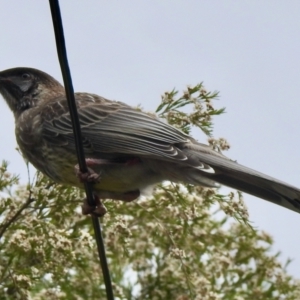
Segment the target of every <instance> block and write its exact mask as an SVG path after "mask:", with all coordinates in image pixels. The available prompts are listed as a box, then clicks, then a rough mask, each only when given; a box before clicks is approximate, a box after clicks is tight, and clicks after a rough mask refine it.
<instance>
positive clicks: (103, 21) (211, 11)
mask: <svg viewBox="0 0 300 300" xmlns="http://www.w3.org/2000/svg"><path fill="white" fill-rule="evenodd" d="M61 9H62V15H63V21H64V27H65V36H66V42H67V47H68V56H69V63H70V68H71V73H72V77H73V84H74V89H75V91H81V92H93V93H96V94H99V95H102V96H105V97H106V98H109V99H115V100H119V101H123V102H126V103H127V104H130V105H138V104H141V105H142V106H143V107H144V108H145V109H146V110H152V111H153V110H155V108H156V107H157V105H158V103H159V102H160V95H161V94H162V93H163V92H165V91H167V90H168V91H170V90H172V89H173V88H174V87H175V88H176V89H179V90H180V91H181V90H183V89H184V88H185V87H186V85H188V84H190V85H194V84H197V83H199V82H202V81H203V82H204V84H205V86H206V88H207V89H208V90H212V91H213V90H218V91H220V100H219V101H217V103H216V105H215V106H216V107H226V111H227V113H226V114H224V115H223V116H221V117H217V118H216V119H215V131H214V133H215V137H225V138H226V139H228V141H229V143H230V144H231V146H232V148H231V149H230V151H228V152H226V153H225V154H226V155H227V156H229V157H230V158H232V159H234V160H237V161H238V162H239V163H241V164H243V165H246V166H248V167H251V168H253V169H256V170H258V171H261V172H263V173H265V174H268V175H270V176H273V177H275V178H278V179H280V180H283V181H285V182H288V183H290V184H292V185H295V186H298V187H299V188H300V176H299V174H298V172H299V169H300V151H299V148H300V147H299V146H300V145H299V144H300V142H299V141H298V137H299V132H300V118H299V111H300V101H299V100H300V58H299V57H300V56H299V53H300V38H299V37H300V18H299V15H300V1H292V0H289V1H276V0H272V1H254V0H251V1H249V0H248V1H229V0H227V1H213V0H210V1H201V0H197V1H196V0H190V1H184V0H181V1H179V0H173V1H160V0H152V1H141V0H131V1H99V0H97V1H96V0H90V1H72V0H64V1H61ZM0 40H1V50H0V51H1V52H0V53H1V60H0V70H3V69H7V68H12V67H17V66H26V67H33V68H38V69H41V70H43V71H45V72H47V73H49V74H51V75H52V76H54V77H55V78H57V79H58V80H60V81H61V73H60V67H59V64H58V59H57V54H56V48H55V41H54V35H53V29H52V23H51V16H50V9H49V4H48V1H38V0H28V1H20V0H10V1H3V2H2V5H1V10H0ZM0 120H1V125H2V126H1V128H0V143H1V147H0V159H6V160H8V161H9V162H10V170H11V171H12V172H15V173H17V174H20V175H21V178H22V182H23V183H26V180H27V172H26V167H25V164H24V162H23V160H22V158H21V157H20V155H19V154H18V153H17V152H16V151H15V150H14V149H15V147H16V141H15V137H14V120H13V115H12V113H11V112H10V111H9V109H8V107H7V106H6V104H5V102H4V101H3V99H0ZM194 137H195V138H197V139H198V140H199V141H202V142H205V141H206V139H205V137H204V135H203V134H201V133H199V132H197V133H195V136H194ZM244 196H245V201H246V204H247V206H248V208H249V212H250V219H251V221H252V222H253V225H254V226H255V227H256V228H258V229H261V230H265V231H266V232H268V233H270V234H271V235H272V236H273V237H274V239H275V245H274V248H273V250H274V252H277V251H281V252H282V256H281V261H285V260H286V259H287V258H288V257H289V258H291V259H293V262H292V264H291V266H290V267H289V272H290V274H292V275H294V276H296V277H298V278H300V238H299V237H300V235H299V237H298V230H299V229H300V214H297V213H295V212H292V211H289V210H287V209H284V208H281V207H279V206H276V205H273V204H271V203H269V202H266V201H264V200H260V199H258V198H255V197H251V196H248V195H246V194H245V195H244ZM297 228H298V229H297Z"/></svg>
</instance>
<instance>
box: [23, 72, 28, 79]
mask: <svg viewBox="0 0 300 300" xmlns="http://www.w3.org/2000/svg"><path fill="white" fill-rule="evenodd" d="M29 78H30V75H29V74H27V73H24V74H22V79H29Z"/></svg>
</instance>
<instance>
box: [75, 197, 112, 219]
mask: <svg viewBox="0 0 300 300" xmlns="http://www.w3.org/2000/svg"><path fill="white" fill-rule="evenodd" d="M94 201H95V203H96V205H95V206H91V205H90V204H89V203H88V201H87V198H85V199H84V201H83V204H82V206H81V211H82V214H83V215H95V216H97V217H103V216H104V215H105V214H106V212H107V209H106V207H105V206H104V205H103V203H102V202H101V200H100V198H99V197H98V196H97V195H95V194H94Z"/></svg>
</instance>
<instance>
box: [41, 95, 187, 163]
mask: <svg viewBox="0 0 300 300" xmlns="http://www.w3.org/2000/svg"><path fill="white" fill-rule="evenodd" d="M75 96H76V101H77V105H78V115H79V119H80V123H81V131H82V136H83V139H84V142H85V144H86V145H88V147H86V149H85V150H86V152H93V153H97V152H99V153H122V154H130V155H145V156H155V157H164V158H166V159H171V160H172V159H175V160H178V161H180V160H187V157H186V156H185V154H184V153H183V152H182V151H181V150H180V149H178V148H177V147H175V146H173V145H174V144H177V143H185V142H187V141H188V140H189V137H188V136H186V135H185V134H183V133H182V132H180V131H178V130H176V129H175V128H173V127H171V126H169V125H167V124H165V123H163V122H161V121H159V120H158V119H156V118H153V117H151V116H149V115H147V114H145V113H143V112H140V111H138V110H135V109H133V108H131V107H130V106H127V105H126V104H123V103H120V102H115V101H110V100H106V99H104V98H101V97H99V96H97V95H91V94H84V93H80V94H75ZM58 102H59V103H63V104H62V105H60V107H61V106H63V107H65V111H64V112H62V111H59V113H58V114H56V115H53V116H51V117H49V118H48V120H46V122H45V123H44V124H43V132H44V135H45V137H46V138H48V140H50V139H51V138H54V137H55V138H56V139H57V138H61V139H62V140H64V141H67V142H68V146H69V147H70V148H72V147H73V148H74V147H75V144H74V138H73V131H72V125H71V120H70V115H69V112H68V107H67V105H66V100H65V99H64V98H60V99H57V101H56V103H58ZM49 105H57V104H55V103H52V104H49ZM48 111H54V112H55V111H56V110H55V109H48Z"/></svg>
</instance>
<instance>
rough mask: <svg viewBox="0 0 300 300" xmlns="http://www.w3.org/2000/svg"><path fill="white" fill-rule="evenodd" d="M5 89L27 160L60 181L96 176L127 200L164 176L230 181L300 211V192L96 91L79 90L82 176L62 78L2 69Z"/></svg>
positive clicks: (213, 183)
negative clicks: (84, 162) (95, 92)
mask: <svg viewBox="0 0 300 300" xmlns="http://www.w3.org/2000/svg"><path fill="white" fill-rule="evenodd" d="M0 94H1V95H2V97H3V98H4V100H5V101H6V103H7V104H8V106H9V108H10V109H11V111H12V112H13V114H14V117H15V135H16V140H17V143H18V145H19V149H20V150H21V152H22V154H23V156H24V158H25V159H26V160H28V161H29V162H30V163H31V164H32V165H33V166H34V167H35V168H36V169H37V170H39V171H41V172H42V173H43V174H45V175H46V176H48V177H49V178H51V179H52V180H53V181H55V182H58V183H61V184H67V185H71V186H76V187H80V188H82V187H83V181H84V180H87V181H91V182H93V193H94V195H96V196H97V197H98V199H106V198H109V199H115V200H122V201H128V202H129V201H133V200H135V199H136V198H138V197H139V196H140V195H141V194H143V193H144V191H146V190H147V189H149V187H152V186H154V185H155V184H157V183H160V182H163V181H171V182H175V183H185V184H192V185H199V186H203V187H209V188H215V187H218V186H219V185H225V186H228V187H230V188H234V189H237V190H239V191H242V192H245V193H248V194H251V195H253V196H256V197H258V198H261V199H264V200H267V201H269V202H272V203H274V204H277V205H280V206H282V207H285V208H287V209H290V210H292V211H294V212H297V213H300V189H298V188H296V187H294V186H292V185H289V184H287V183H285V182H282V181H280V180H277V179H275V178H272V177H270V176H268V175H264V174H262V173H260V172H258V171H255V170H253V169H251V168H248V167H245V166H243V165H241V164H238V163H237V162H236V161H233V160H231V159H229V158H228V157H226V156H225V155H223V154H222V153H220V152H218V151H215V150H213V149H212V148H211V147H210V146H208V145H206V144H203V143H199V142H198V141H197V140H196V139H194V138H193V137H191V136H189V135H187V134H185V133H183V132H181V131H180V130H178V129H176V128H174V127H173V126H171V125H169V124H166V123H165V122H163V121H162V120H160V119H159V118H157V117H156V116H153V115H149V114H147V113H145V112H142V111H141V110H138V109H136V108H133V107H131V106H129V105H127V104H125V103H122V102H118V101H112V100H108V99H106V98H103V97H101V96H98V95H96V94H91V93H75V101H76V105H77V109H78V117H79V121H80V125H81V133H82V144H83V148H84V153H85V158H86V163H87V166H88V170H89V171H88V174H81V173H80V171H78V167H76V166H77V156H76V148H75V141H74V135H73V129H72V123H71V118H70V113H69V108H68V104H67V98H66V94H65V89H64V87H63V85H62V84H61V83H59V82H58V81H57V80H56V79H54V78H53V77H52V76H50V75H49V74H47V73H45V72H43V71H40V70H38V69H34V68H27V67H17V68H11V69H7V70H4V71H1V72H0ZM74 170H75V171H74ZM76 170H77V171H76ZM101 205H102V204H101V202H100V200H98V202H97V203H96V205H95V206H93V207H86V205H85V206H83V213H84V214H95V215H97V214H99V215H101V214H104V213H103V211H102V210H101Z"/></svg>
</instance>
